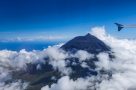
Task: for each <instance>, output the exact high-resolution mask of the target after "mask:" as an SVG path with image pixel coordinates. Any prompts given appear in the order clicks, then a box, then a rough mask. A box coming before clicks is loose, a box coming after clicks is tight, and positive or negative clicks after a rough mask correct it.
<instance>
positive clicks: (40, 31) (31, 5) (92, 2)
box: [0, 0, 136, 40]
mask: <svg viewBox="0 0 136 90" xmlns="http://www.w3.org/2000/svg"><path fill="white" fill-rule="evenodd" d="M114 22H119V23H122V24H136V0H0V34H1V35H0V40H2V39H5V38H7V39H8V38H9V39H12V38H20V37H21V38H25V39H28V38H33V37H38V36H41V37H44V36H45V37H46V36H56V37H59V36H60V37H65V38H67V37H73V36H75V35H84V34H86V33H87V32H89V31H90V29H91V27H94V26H105V28H106V30H107V32H108V33H110V34H112V35H114V36H117V37H127V38H136V36H135V35H136V29H127V30H123V31H122V32H120V33H118V32H117V30H116V26H115V25H114V24H113V23H114Z"/></svg>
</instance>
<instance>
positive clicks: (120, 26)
mask: <svg viewBox="0 0 136 90" xmlns="http://www.w3.org/2000/svg"><path fill="white" fill-rule="evenodd" d="M114 24H116V25H117V27H118V31H120V30H121V29H122V28H124V26H123V25H122V24H119V23H114Z"/></svg>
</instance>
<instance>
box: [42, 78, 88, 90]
mask: <svg viewBox="0 0 136 90" xmlns="http://www.w3.org/2000/svg"><path fill="white" fill-rule="evenodd" d="M88 86H90V83H89V79H83V78H78V79H77V80H75V81H74V80H72V79H70V78H69V76H64V77H62V78H61V79H59V81H58V83H57V84H52V85H51V87H50V88H49V86H45V87H42V88H41V90H87V89H88Z"/></svg>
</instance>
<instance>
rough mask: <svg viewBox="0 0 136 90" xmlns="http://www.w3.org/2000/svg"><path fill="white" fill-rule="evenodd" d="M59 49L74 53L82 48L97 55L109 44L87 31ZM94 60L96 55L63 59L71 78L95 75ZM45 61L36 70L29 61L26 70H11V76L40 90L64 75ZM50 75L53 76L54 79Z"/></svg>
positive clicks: (47, 59)
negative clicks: (85, 57)
mask: <svg viewBox="0 0 136 90" xmlns="http://www.w3.org/2000/svg"><path fill="white" fill-rule="evenodd" d="M60 49H63V50H64V51H66V52H70V53H72V54H74V53H76V52H77V51H78V50H84V51H87V52H88V53H91V54H94V55H97V54H99V53H100V52H107V51H110V47H109V46H107V45H106V44H105V43H104V42H102V41H101V40H99V39H98V38H96V37H95V36H93V35H91V34H89V33H88V34H87V35H85V36H78V37H75V38H74V39H72V40H70V41H68V42H67V43H66V44H64V45H63V46H61V47H60ZM96 61H98V59H97V57H94V58H91V59H88V60H84V61H80V60H79V59H78V58H71V57H70V58H66V59H65V62H69V63H68V64H67V65H66V68H71V70H72V73H70V75H69V76H70V78H71V79H73V80H76V79H77V78H81V77H82V78H84V77H87V76H92V75H97V71H95V64H94V62H96ZM45 62H46V63H41V65H40V66H41V68H40V70H37V64H33V63H30V64H28V65H27V69H26V71H16V72H13V78H14V79H21V80H24V81H27V82H30V84H29V86H28V88H27V90H40V89H41V87H43V86H45V85H51V84H52V83H56V82H57V81H58V79H60V78H61V77H62V76H65V75H63V74H62V73H61V72H60V71H59V70H58V69H57V70H56V69H54V68H53V66H52V65H51V64H50V59H49V58H48V57H46V58H45ZM82 63H86V65H87V66H88V67H82ZM52 77H55V78H56V79H55V80H54V79H52Z"/></svg>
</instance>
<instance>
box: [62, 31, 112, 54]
mask: <svg viewBox="0 0 136 90" xmlns="http://www.w3.org/2000/svg"><path fill="white" fill-rule="evenodd" d="M61 48H62V49H64V50H65V51H72V52H75V51H77V50H85V51H87V52H89V53H93V54H98V53H100V52H103V51H110V48H109V46H107V45H106V44H105V43H104V42H102V41H101V40H99V39H98V38H96V37H95V36H93V35H91V34H89V33H88V34H87V35H85V36H78V37H75V38H74V39H72V40H70V41H68V42H67V43H66V44H64V45H63V46H62V47H61Z"/></svg>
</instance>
